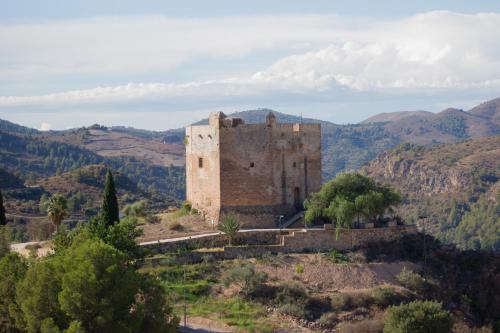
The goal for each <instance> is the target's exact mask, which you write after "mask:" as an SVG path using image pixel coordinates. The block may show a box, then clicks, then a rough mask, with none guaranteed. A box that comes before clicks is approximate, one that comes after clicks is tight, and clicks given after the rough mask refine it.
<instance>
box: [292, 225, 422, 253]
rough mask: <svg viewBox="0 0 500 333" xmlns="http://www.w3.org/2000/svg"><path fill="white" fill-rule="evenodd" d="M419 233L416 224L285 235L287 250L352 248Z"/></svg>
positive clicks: (313, 230) (313, 231) (310, 230)
mask: <svg viewBox="0 0 500 333" xmlns="http://www.w3.org/2000/svg"><path fill="white" fill-rule="evenodd" d="M414 233H417V227H416V226H395V227H385V228H370V229H340V230H339V231H338V233H337V231H336V230H334V229H324V230H323V229H308V230H307V231H302V230H300V231H294V232H292V233H291V234H290V235H285V236H283V237H284V239H283V245H284V247H285V248H286V251H294V252H295V251H296V252H302V251H314V250H329V249H332V248H334V249H337V250H350V249H355V248H360V247H363V246H365V245H367V244H368V243H370V242H374V241H393V240H397V239H399V238H401V237H402V236H404V235H407V234H414Z"/></svg>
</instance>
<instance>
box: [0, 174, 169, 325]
mask: <svg viewBox="0 0 500 333" xmlns="http://www.w3.org/2000/svg"><path fill="white" fill-rule="evenodd" d="M111 180H112V178H110V177H108V187H107V190H108V191H107V192H106V193H105V194H106V197H108V198H109V197H110V193H111V192H112V191H111V190H110V187H109V184H111ZM111 194H112V193H111ZM111 199H112V198H111ZM110 201H113V200H110ZM114 202H115V203H116V196H115V198H114ZM114 208H116V211H117V209H118V207H114V205H111V206H109V205H104V206H103V212H102V214H101V215H100V216H99V217H95V218H93V219H91V220H90V221H87V222H86V223H85V224H83V225H80V226H79V227H77V228H76V229H74V230H72V231H66V230H61V231H57V228H56V232H57V234H56V236H55V238H54V244H53V246H54V250H55V253H54V254H52V255H49V256H47V257H44V258H41V259H34V260H25V259H23V258H21V257H20V256H19V255H17V254H14V253H9V251H8V250H5V246H4V244H5V240H6V237H5V235H6V234H5V230H6V229H5V226H0V236H1V237H0V315H1V317H0V318H1V319H0V331H1V332H30V333H31V332H32V333H36V332H40V333H49V332H50V333H53V332H67V333H70V332H71V333H76V332H79V333H85V332H88V333H92V332H96V333H97V332H114V331H118V332H175V331H176V326H177V323H178V319H177V318H176V317H175V316H173V315H172V310H171V307H170V306H169V304H168V303H167V299H166V295H165V294H164V291H163V289H162V288H161V286H160V285H159V284H158V282H157V281H156V280H155V279H154V278H153V277H152V276H150V275H148V274H141V273H139V272H138V271H137V270H136V268H135V265H134V260H136V259H138V258H140V257H141V255H142V254H141V251H140V248H139V247H138V245H137V244H136V238H137V237H138V236H139V235H140V234H141V232H140V230H138V229H137V220H136V219H135V218H126V219H123V220H122V221H121V222H118V221H116V220H113V223H111V224H110V223H108V221H107V220H106V219H105V218H106V217H108V216H112V215H113V214H114V212H115V209H114ZM66 210H67V208H66V205H65V199H64V198H62V197H60V196H58V195H54V196H53V197H51V198H50V199H49V201H48V204H47V213H48V214H49V216H51V217H52V219H53V220H54V224H56V225H59V224H60V221H61V219H62V218H63V217H64V216H65V215H66ZM116 222H118V223H116Z"/></svg>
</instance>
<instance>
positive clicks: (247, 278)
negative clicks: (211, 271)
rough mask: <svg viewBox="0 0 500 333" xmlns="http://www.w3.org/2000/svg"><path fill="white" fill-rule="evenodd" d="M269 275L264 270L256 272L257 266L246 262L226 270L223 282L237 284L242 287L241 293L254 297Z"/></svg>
mask: <svg viewBox="0 0 500 333" xmlns="http://www.w3.org/2000/svg"><path fill="white" fill-rule="evenodd" d="M266 280H267V275H266V274H265V273H263V272H256V271H255V266H254V265H252V264H245V265H242V266H235V267H233V268H230V269H229V270H228V271H226V273H225V275H224V277H223V279H222V282H223V283H224V286H226V287H229V286H230V285H231V284H235V285H237V286H239V287H240V288H241V293H242V294H243V295H244V296H246V297H252V296H253V295H254V293H256V292H257V291H258V290H259V289H260V288H261V287H262V285H263V284H264V283H265V282H266Z"/></svg>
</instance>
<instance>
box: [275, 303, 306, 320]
mask: <svg viewBox="0 0 500 333" xmlns="http://www.w3.org/2000/svg"><path fill="white" fill-rule="evenodd" d="M278 311H279V312H280V313H282V314H286V315H289V316H292V317H295V318H300V319H307V318H309V314H308V313H307V310H306V308H305V306H304V304H302V303H288V304H285V305H282V306H280V307H279V308H278Z"/></svg>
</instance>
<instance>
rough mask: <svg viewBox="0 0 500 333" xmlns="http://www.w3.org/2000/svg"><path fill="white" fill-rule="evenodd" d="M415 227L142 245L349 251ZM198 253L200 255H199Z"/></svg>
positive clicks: (227, 254)
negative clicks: (232, 240) (230, 240)
mask: <svg viewBox="0 0 500 333" xmlns="http://www.w3.org/2000/svg"><path fill="white" fill-rule="evenodd" d="M417 232H418V230H417V227H416V226H415V225H411V226H395V227H386V228H371V229H341V230H339V232H338V236H337V231H336V230H332V229H307V230H304V229H294V230H293V229H292V230H290V229H284V230H269V231H253V232H240V233H239V234H238V235H237V237H236V238H235V240H234V242H233V244H234V246H227V244H228V241H227V238H226V236H225V235H222V234H218V235H214V236H209V237H203V238H195V239H188V240H183V241H179V242H169V243H153V244H148V245H145V247H146V248H148V249H149V250H151V251H152V252H153V253H173V252H176V251H178V250H179V249H186V250H189V249H200V248H217V247H220V248H224V251H220V252H206V253H205V252H195V253H198V254H193V255H194V256H199V257H200V258H201V256H202V255H203V254H211V255H213V256H216V257H217V258H220V259H231V258H237V257H239V256H243V257H245V256H258V255H262V254H264V253H267V252H270V253H294V252H295V253H300V252H308V251H325V250H331V249H337V250H352V249H356V248H362V247H364V246H366V245H367V244H368V243H371V242H376V241H395V240H397V239H400V238H401V237H403V236H404V235H409V234H415V233H417ZM200 253H201V254H200Z"/></svg>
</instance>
